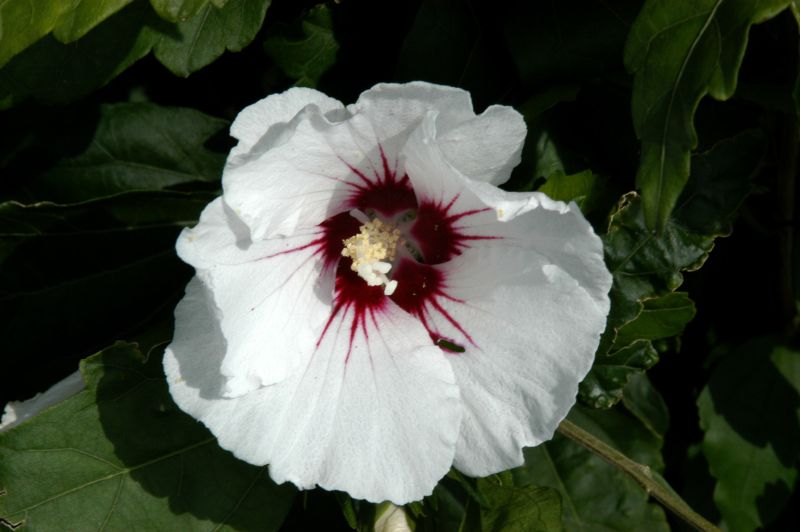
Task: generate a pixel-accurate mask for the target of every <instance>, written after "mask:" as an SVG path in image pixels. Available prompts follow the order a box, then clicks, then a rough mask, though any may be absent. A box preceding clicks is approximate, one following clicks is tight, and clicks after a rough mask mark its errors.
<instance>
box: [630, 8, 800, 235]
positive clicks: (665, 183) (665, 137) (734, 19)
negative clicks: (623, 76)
mask: <svg viewBox="0 0 800 532" xmlns="http://www.w3.org/2000/svg"><path fill="white" fill-rule="evenodd" d="M788 3H789V2H788V0H767V1H755V0H698V1H695V2H663V1H657V0H649V1H648V2H646V3H645V5H644V7H643V8H642V10H641V11H640V12H639V15H638V17H637V18H636V21H635V22H634V24H633V26H632V27H631V31H630V34H629V36H628V42H627V44H626V46H625V64H626V66H627V67H628V70H629V71H630V72H631V73H632V74H633V96H632V98H633V101H632V112H633V121H634V127H635V129H636V135H637V136H638V137H639V140H640V141H641V143H642V155H641V162H640V165H639V170H638V172H637V175H636V183H637V185H638V186H639V188H640V189H641V191H642V198H643V204H644V214H645V219H646V221H647V227H648V228H649V229H655V230H657V231H658V232H659V233H660V232H662V231H664V230H666V226H667V224H668V223H669V219H670V213H671V212H672V210H673V208H674V207H675V205H676V203H677V201H678V197H679V196H680V194H681V191H682V190H683V187H684V185H685V184H686V181H687V179H688V177H689V171H690V161H689V156H690V153H691V150H692V149H693V148H694V147H695V146H696V145H697V135H696V133H695V129H694V113H695V110H696V109H697V106H698V104H699V103H700V99H701V98H702V97H703V96H705V95H706V94H710V95H711V96H712V97H714V98H716V99H718V100H725V99H728V98H730V97H731V96H732V95H733V93H734V91H735V89H736V78H737V76H738V71H739V66H740V65H741V62H742V57H743V56H744V50H745V48H746V46H747V36H748V32H749V30H750V26H752V25H753V24H757V23H759V22H763V21H765V20H767V19H769V18H771V17H773V16H775V15H777V14H778V13H779V12H780V11H782V10H783V9H785V8H786V6H787V5H788Z"/></svg>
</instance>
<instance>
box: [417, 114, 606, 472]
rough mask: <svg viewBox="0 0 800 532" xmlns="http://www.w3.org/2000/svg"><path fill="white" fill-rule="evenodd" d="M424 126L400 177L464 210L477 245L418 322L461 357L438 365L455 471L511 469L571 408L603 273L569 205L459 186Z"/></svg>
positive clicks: (600, 321)
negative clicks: (449, 394) (449, 381)
mask: <svg viewBox="0 0 800 532" xmlns="http://www.w3.org/2000/svg"><path fill="white" fill-rule="evenodd" d="M434 126H435V122H434V120H432V119H431V118H429V119H426V121H425V122H424V123H423V124H422V126H421V128H420V129H419V130H417V131H415V132H414V133H413V134H412V136H411V137H410V139H409V143H408V145H407V147H406V150H405V152H404V154H405V155H406V169H407V171H408V174H409V178H410V179H411V180H412V182H413V183H414V187H415V190H416V191H417V193H418V195H419V196H420V197H421V199H422V200H427V201H432V202H434V203H439V204H448V203H449V202H450V201H453V207H452V211H453V212H456V213H458V212H465V211H471V212H475V213H476V214H474V215H470V216H468V217H465V218H463V219H461V220H460V221H459V224H460V225H459V231H460V232H461V233H462V234H465V235H470V236H479V237H483V238H484V239H474V240H465V244H466V248H465V249H463V251H462V254H461V255H460V256H457V257H455V258H454V259H453V260H451V261H449V262H446V263H443V264H440V265H438V266H437V268H438V269H439V270H440V271H441V272H442V273H443V277H444V279H445V281H444V282H445V285H446V288H445V292H446V294H447V296H448V297H440V298H438V299H437V304H438V305H439V306H440V310H436V309H433V310H431V311H430V316H429V318H428V321H429V324H430V326H431V327H432V329H434V331H435V332H436V333H437V334H438V335H440V336H442V337H444V338H448V339H451V340H453V341H454V343H456V344H457V345H461V346H462V347H464V348H465V351H464V352H463V353H458V354H453V355H452V356H450V357H449V360H450V362H451V364H452V365H453V369H454V371H455V373H456V378H457V381H458V383H459V387H460V390H461V395H462V398H463V401H464V405H465V412H464V421H463V424H462V428H461V439H460V440H459V444H458V448H457V452H456V462H455V465H456V467H458V468H459V469H460V470H462V471H463V472H465V473H467V474H470V475H476V476H484V475H487V474H490V473H495V472H497V471H502V470H505V469H508V468H510V467H514V466H517V465H520V464H521V463H522V447H523V446H531V445H536V444H538V443H541V442H543V441H545V440H547V439H549V438H550V437H552V434H553V431H554V430H555V428H556V427H557V425H558V423H559V422H560V421H561V420H562V419H563V418H564V417H565V416H566V414H567V412H568V411H569V408H570V407H571V406H572V404H574V402H575V396H576V393H577V387H578V383H579V382H580V380H581V379H582V378H583V377H584V376H585V374H586V373H587V372H588V370H589V368H590V367H591V364H592V361H593V359H594V353H595V349H596V348H597V345H598V342H599V338H600V334H601V333H602V331H603V329H604V327H605V320H606V315H607V314H608V309H609V300H608V291H609V289H610V287H611V275H610V273H609V272H608V270H607V268H606V266H605V264H604V261H603V250H602V243H601V241H600V239H599V238H598V237H597V236H596V235H595V234H594V232H593V230H592V228H591V226H590V225H589V223H588V222H587V221H586V220H585V219H584V218H583V216H582V215H581V214H580V212H579V211H578V209H577V207H575V206H574V205H569V206H568V205H566V204H564V203H561V202H554V201H552V200H550V199H549V198H547V197H546V196H544V195H543V194H511V193H506V192H503V191H500V190H499V189H496V188H495V187H492V186H491V185H488V184H486V183H476V182H475V181H473V180H470V179H468V178H466V177H465V176H463V175H461V174H460V173H458V172H457V170H456V169H455V168H453V167H452V165H450V164H449V163H448V162H447V161H446V160H445V158H444V156H443V155H442V153H441V152H440V151H439V150H438V149H437V145H436V143H435V142H434V140H433V139H434V138H435V127H434ZM420 176H424V177H420ZM487 206H488V207H491V209H487V210H486V211H485V212H481V209H486V207H487ZM487 237H488V238H487ZM429 310H430V309H429Z"/></svg>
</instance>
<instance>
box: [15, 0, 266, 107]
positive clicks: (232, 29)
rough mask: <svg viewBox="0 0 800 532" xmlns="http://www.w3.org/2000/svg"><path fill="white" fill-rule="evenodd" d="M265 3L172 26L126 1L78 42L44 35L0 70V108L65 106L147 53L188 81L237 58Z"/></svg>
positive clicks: (212, 11)
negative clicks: (30, 103)
mask: <svg viewBox="0 0 800 532" xmlns="http://www.w3.org/2000/svg"><path fill="white" fill-rule="evenodd" d="M269 4H270V0H230V1H229V2H227V3H226V4H225V6H224V8H222V9H218V8H216V7H213V6H212V5H211V4H209V5H206V6H205V7H204V8H203V9H202V10H201V11H200V12H199V13H198V14H197V15H195V16H194V17H192V18H190V19H188V20H186V21H184V22H179V23H177V24H170V23H168V22H166V21H164V20H163V19H161V18H160V17H159V16H158V15H157V14H156V13H155V12H154V11H153V9H152V8H151V7H150V5H149V4H148V3H147V2H132V3H131V4H130V5H128V6H127V7H126V8H125V9H122V10H121V11H120V12H118V13H116V14H115V15H114V16H111V17H109V18H108V20H107V21H106V22H104V23H103V24H100V25H99V26H97V27H96V28H94V29H93V30H92V31H90V32H88V33H87V34H86V35H85V36H83V37H82V38H80V39H79V40H77V41H75V42H73V43H70V44H62V43H59V42H58V41H56V40H55V38H53V37H52V36H47V37H45V38H44V39H41V40H40V41H39V42H37V43H36V44H34V45H33V46H31V47H29V48H28V49H27V50H25V51H24V52H23V53H21V54H19V55H18V56H16V57H14V59H12V60H11V61H10V62H9V63H8V64H7V65H6V66H5V67H3V68H2V69H0V102H3V105H4V106H6V107H7V106H10V105H16V104H18V103H19V102H21V101H23V100H24V99H26V98H28V97H35V98H37V99H40V100H42V101H45V102H52V103H63V102H68V101H71V100H74V99H77V98H80V97H82V96H85V95H86V94H88V93H90V92H91V91H93V90H95V89H96V88H98V87H101V86H103V85H105V84H106V83H108V82H109V81H110V80H112V79H114V78H115V77H116V76H118V75H119V74H120V73H122V72H123V71H125V69H127V68H128V67H130V66H131V65H132V64H134V63H135V62H136V61H138V60H139V59H141V58H143V57H144V56H146V55H147V54H149V53H150V52H153V53H154V54H155V56H156V58H157V59H158V60H159V61H160V62H161V63H162V64H164V66H166V67H167V68H168V69H170V70H171V71H172V72H173V73H174V74H176V75H179V76H188V75H189V74H191V73H192V72H195V71H197V70H199V69H201V68H203V67H205V66H206V65H208V64H210V63H211V62H213V61H214V60H215V59H217V58H218V57H219V56H220V55H222V54H223V53H224V52H225V51H226V50H229V51H234V52H235V51H239V50H242V49H243V48H244V47H245V46H247V45H248V44H249V43H250V42H251V41H252V40H253V38H254V37H255V35H256V33H257V32H258V30H259V29H260V28H261V24H262V23H263V20H264V15H265V13H266V10H267V7H268V6H269Z"/></svg>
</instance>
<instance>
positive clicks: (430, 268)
mask: <svg viewBox="0 0 800 532" xmlns="http://www.w3.org/2000/svg"><path fill="white" fill-rule="evenodd" d="M231 134H232V135H233V136H234V137H236V138H237V139H238V140H239V143H238V145H237V146H236V147H235V148H234V149H233V151H232V152H231V154H230V156H229V158H228V162H227V165H226V167H225V171H224V175H223V189H224V194H223V195H222V197H221V198H219V199H217V200H215V201H214V202H212V203H211V204H210V205H209V206H208V207H206V209H205V210H204V211H203V214H202V216H201V218H200V222H199V223H198V224H197V226H196V227H194V228H193V229H187V230H185V231H184V232H183V233H182V234H181V236H180V239H179V241H178V245H177V247H178V253H179V255H180V257H181V258H182V259H183V260H185V261H186V262H188V263H189V264H191V265H192V266H194V267H195V269H196V271H197V275H196V277H195V278H194V279H193V280H192V281H191V282H190V283H189V285H188V287H187V288H186V296H185V298H184V299H183V301H181V303H180V304H179V305H178V308H177V309H176V311H175V320H176V325H175V338H174V340H173V342H172V344H171V345H170V346H169V348H168V349H167V352H166V358H165V362H164V365H165V368H166V373H167V377H168V380H169V386H170V390H171V392H172V396H173V397H174V399H175V401H176V402H177V404H178V405H179V406H180V407H181V408H182V409H183V410H185V411H186V412H188V413H189V414H191V415H192V416H194V417H196V418H197V419H199V420H200V421H202V422H203V423H204V424H205V425H206V426H208V427H209V429H211V431H212V432H213V433H214V434H215V435H216V437H217V438H218V440H219V444H220V445H221V446H222V447H224V448H225V449H229V450H230V451H231V452H233V453H234V454H235V455H236V456H237V457H239V458H241V459H242V460H245V461H247V462H250V463H253V464H269V472H270V475H271V476H272V478H273V479H274V480H275V481H276V482H284V481H290V482H292V483H294V484H295V485H297V486H298V487H300V488H311V487H313V486H315V485H319V486H322V487H323V488H326V489H332V490H342V491H346V492H348V493H349V494H350V495H352V496H353V497H356V498H359V499H367V500H370V501H391V502H393V503H396V504H403V503H407V502H409V501H413V500H417V499H420V498H422V497H423V496H425V495H427V494H429V493H431V491H432V490H433V488H434V486H435V485H436V483H437V482H438V481H439V479H441V477H442V476H443V475H445V474H446V473H447V471H448V470H449V468H450V467H451V466H455V467H456V468H457V469H459V470H460V471H462V472H464V473H466V474H468V475H475V476H483V475H488V474H491V473H495V472H498V471H502V470H506V469H509V468H511V467H514V466H518V465H520V464H521V463H522V462H523V457H522V448H523V447H525V446H532V445H537V444H539V443H542V442H543V441H546V440H548V439H549V438H551V437H552V435H553V432H554V430H555V428H556V427H557V425H558V423H559V422H560V421H561V420H562V419H563V418H564V417H565V416H566V414H567V412H568V411H569V409H570V407H571V406H572V405H573V404H574V402H575V395H576V391H577V386H578V382H579V381H580V380H581V379H582V378H583V377H584V376H585V375H586V373H587V371H588V370H589V368H590V367H591V364H592V360H593V358H594V352H595V349H596V348H597V344H598V340H599V336H600V333H601V332H602V330H603V328H604V325H605V320H606V315H607V313H608V309H609V300H608V296H607V294H608V290H609V288H610V286H611V276H610V274H609V273H608V270H607V269H606V267H605V265H604V263H603V250H602V244H601V242H600V239H599V238H598V237H597V236H596V235H595V234H594V232H593V231H592V228H591V226H590V225H589V224H588V223H587V221H586V220H585V219H584V218H583V216H582V215H581V213H580V212H579V210H578V208H577V207H576V206H575V205H574V204H571V205H567V204H564V203H561V202H557V201H553V200H550V199H549V198H548V197H546V196H544V195H543V194H540V193H535V192H533V193H512V192H505V191H503V190H500V189H499V188H497V186H496V185H498V184H501V183H503V182H504V181H505V180H507V179H508V176H509V174H510V171H511V169H512V168H513V166H515V165H516V164H517V163H518V162H519V153H520V150H521V146H522V143H523V140H524V137H525V124H524V122H523V120H522V117H521V116H520V115H519V114H518V113H517V112H516V111H514V110H513V109H511V108H509V107H503V106H492V107H489V108H488V109H486V111H484V112H483V113H482V114H480V115H478V116H476V115H475V113H474V112H473V110H472V103H471V101H470V97H469V94H468V93H467V92H464V91H462V90H459V89H455V88H450V87H443V86H437V85H431V84H427V83H409V84H404V85H391V84H382V85H377V86H376V87H374V88H372V89H370V90H368V91H367V92H365V93H363V94H362V95H361V97H360V98H359V99H358V101H357V102H356V103H355V104H353V105H349V106H344V105H342V104H341V103H340V102H338V101H336V100H334V99H331V98H329V97H327V96H325V95H323V94H321V93H319V92H317V91H314V90H310V89H300V88H295V89H290V90H288V91H286V92H284V93H282V94H276V95H272V96H269V97H267V98H265V99H263V100H261V101H260V102H257V103H255V104H254V105H251V106H250V107H248V108H246V109H245V110H243V111H242V112H241V113H240V114H239V116H238V117H237V118H236V121H235V122H234V123H233V126H232V127H231Z"/></svg>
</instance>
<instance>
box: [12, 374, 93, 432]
mask: <svg viewBox="0 0 800 532" xmlns="http://www.w3.org/2000/svg"><path fill="white" fill-rule="evenodd" d="M84 386H85V384H84V382H83V376H82V375H81V372H80V371H76V372H74V373H72V374H70V375H69V376H67V377H66V378H64V379H63V380H60V381H59V382H57V383H55V384H54V385H53V386H51V387H50V388H48V389H47V391H45V392H43V393H39V394H36V396H34V397H32V398H31V399H28V400H27V401H11V402H10V403H8V404H7V405H6V407H5V411H4V412H3V418H2V420H0V432H2V431H5V430H8V429H10V428H12V427H14V426H16V425H19V424H20V423H22V422H23V421H25V420H26V419H28V418H31V417H33V416H35V415H36V414H38V413H39V412H41V411H43V410H46V409H48V408H50V407H51V406H53V405H55V404H57V403H60V402H61V401H63V400H65V399H68V398H70V397H72V396H73V395H75V394H76V393H78V392H80V391H81V390H83V388H84Z"/></svg>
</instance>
